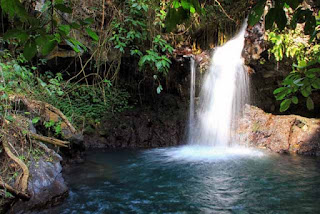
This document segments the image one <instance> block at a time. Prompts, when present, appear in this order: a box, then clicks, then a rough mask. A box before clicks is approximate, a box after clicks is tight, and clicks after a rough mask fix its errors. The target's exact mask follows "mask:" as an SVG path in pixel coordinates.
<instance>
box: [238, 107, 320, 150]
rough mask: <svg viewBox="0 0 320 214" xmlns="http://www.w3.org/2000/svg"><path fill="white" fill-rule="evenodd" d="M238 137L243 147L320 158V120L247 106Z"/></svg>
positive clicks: (240, 122)
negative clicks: (266, 111)
mask: <svg viewBox="0 0 320 214" xmlns="http://www.w3.org/2000/svg"><path fill="white" fill-rule="evenodd" d="M237 134H238V136H239V141H240V144H242V145H248V146H254V147H259V148H266V149H269V150H271V151H274V152H278V153H294V154H301V155H314V156H320V119H312V118H305V117H301V116H297V115H272V114H269V113H265V112H264V111H263V110H261V109H259V108H257V107H254V106H250V105H246V107H245V109H244V115H243V117H242V118H241V119H240V121H239V128H238V130H237Z"/></svg>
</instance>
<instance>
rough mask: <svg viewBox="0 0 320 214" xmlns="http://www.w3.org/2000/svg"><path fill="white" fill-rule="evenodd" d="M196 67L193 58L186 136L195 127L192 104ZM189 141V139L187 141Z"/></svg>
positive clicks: (191, 62)
mask: <svg viewBox="0 0 320 214" xmlns="http://www.w3.org/2000/svg"><path fill="white" fill-rule="evenodd" d="M195 88H196V66H195V62H194V59H193V57H191V58H190V107H189V124H188V129H189V130H188V135H189V137H190V136H192V134H191V133H192V131H193V127H194V125H195V120H194V113H195V110H194V109H195V108H194V106H195V105H194V103H195V91H196V89H195ZM189 141H190V139H189Z"/></svg>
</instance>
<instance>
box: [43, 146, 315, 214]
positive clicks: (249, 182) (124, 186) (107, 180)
mask: <svg viewBox="0 0 320 214" xmlns="http://www.w3.org/2000/svg"><path fill="white" fill-rule="evenodd" d="M319 166H320V165H319V159H315V158H306V157H299V156H286V155H282V156H280V155H274V154H266V153H262V152H261V151H253V150H249V149H239V148H234V149H217V148H215V149H214V148H212V147H200V146H184V147H178V148H166V149H153V150H143V151H119V152H114V151H113V152H92V153H88V156H87V161H86V163H85V164H82V165H79V166H77V167H74V168H73V169H72V170H71V171H70V172H69V173H68V174H66V175H65V176H66V181H67V182H68V183H69V187H70V196H69V198H68V199H67V200H66V201H65V203H64V204H62V205H61V206H59V207H56V208H54V209H51V211H46V212H44V213H65V214H66V213H68V214H69V213H85V214H86V213H87V214H89V213H90V214H91V213H221V214H224V213H320V197H319V196H320V188H319V187H320V167H319Z"/></svg>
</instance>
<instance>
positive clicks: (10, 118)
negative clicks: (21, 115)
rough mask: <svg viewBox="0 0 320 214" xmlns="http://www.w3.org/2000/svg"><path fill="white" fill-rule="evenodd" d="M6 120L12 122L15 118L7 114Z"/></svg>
mask: <svg viewBox="0 0 320 214" xmlns="http://www.w3.org/2000/svg"><path fill="white" fill-rule="evenodd" d="M6 120H8V121H10V122H13V121H14V118H13V116H12V115H7V116H6Z"/></svg>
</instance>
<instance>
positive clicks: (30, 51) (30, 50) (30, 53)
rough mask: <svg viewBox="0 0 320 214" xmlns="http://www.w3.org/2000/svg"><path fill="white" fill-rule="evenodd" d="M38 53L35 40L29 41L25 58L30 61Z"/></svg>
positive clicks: (25, 48)
mask: <svg viewBox="0 0 320 214" xmlns="http://www.w3.org/2000/svg"><path fill="white" fill-rule="evenodd" d="M36 53H37V46H36V43H35V41H34V40H29V41H28V42H27V43H26V45H25V46H24V50H23V56H24V57H25V58H26V60H28V61H30V60H31V59H32V58H33V57H34V56H35V55H36Z"/></svg>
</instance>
